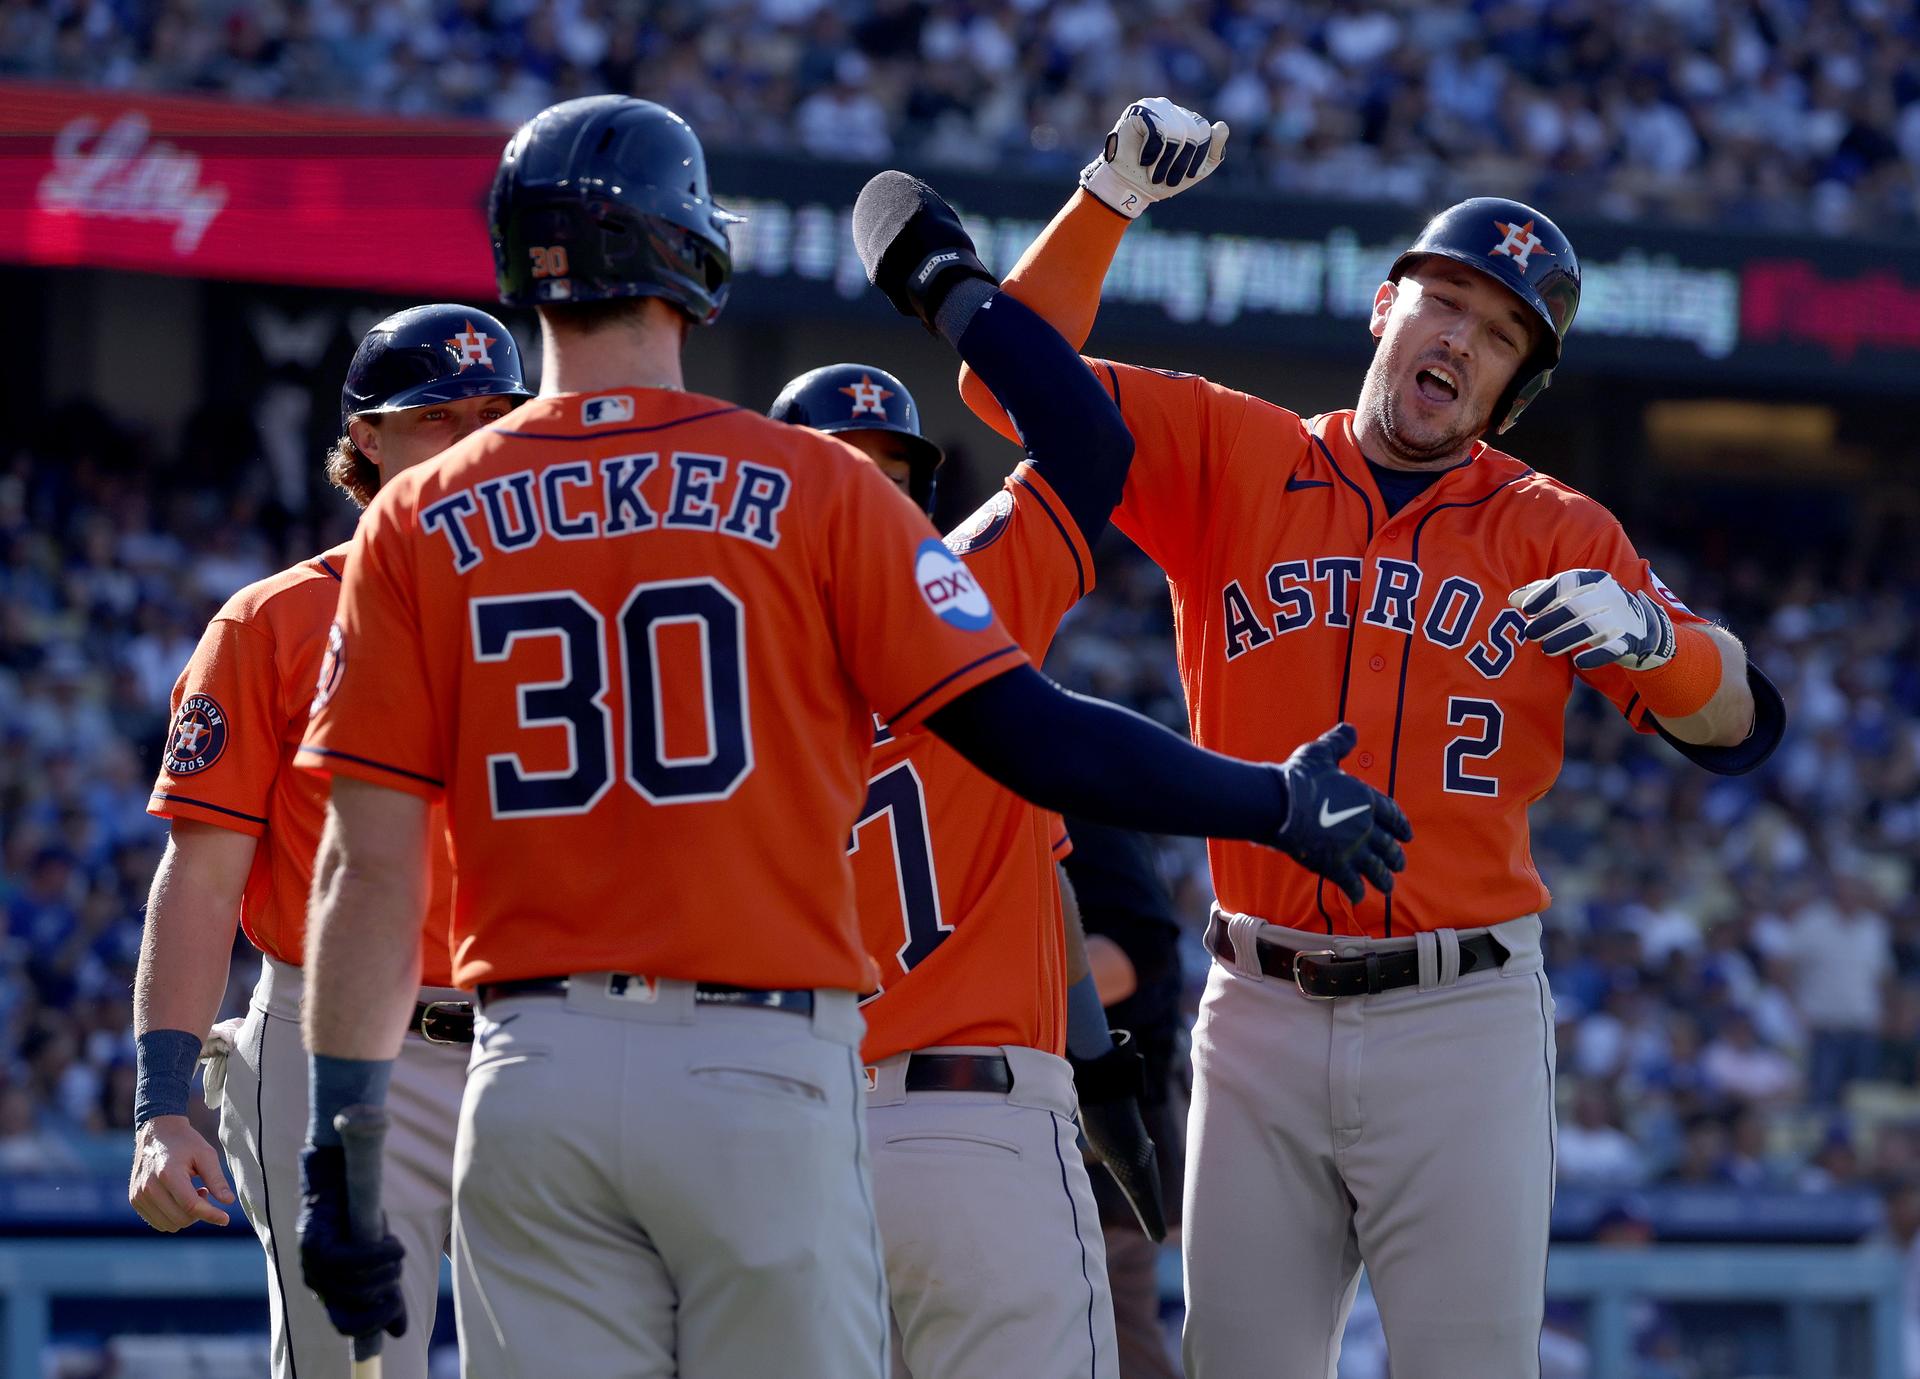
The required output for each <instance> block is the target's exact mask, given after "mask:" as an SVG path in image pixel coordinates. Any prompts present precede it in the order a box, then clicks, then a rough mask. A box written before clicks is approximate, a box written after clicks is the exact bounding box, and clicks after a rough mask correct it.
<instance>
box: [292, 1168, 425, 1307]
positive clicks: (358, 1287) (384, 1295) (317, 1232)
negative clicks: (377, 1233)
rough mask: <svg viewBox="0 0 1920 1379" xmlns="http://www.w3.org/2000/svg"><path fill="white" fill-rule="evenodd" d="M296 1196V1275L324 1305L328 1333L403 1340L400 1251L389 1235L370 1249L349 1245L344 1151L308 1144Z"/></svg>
mask: <svg viewBox="0 0 1920 1379" xmlns="http://www.w3.org/2000/svg"><path fill="white" fill-rule="evenodd" d="M300 1192H301V1197H300V1223H299V1231H300V1274H301V1277H303V1278H304V1279H305V1280H306V1282H307V1287H308V1288H310V1289H312V1290H313V1292H314V1293H315V1294H316V1295H318V1297H319V1299H320V1301H321V1302H322V1303H324V1304H325V1305H326V1309H327V1320H329V1321H331V1322H332V1323H333V1328H334V1330H336V1331H338V1332H339V1333H340V1334H341V1335H342V1336H371V1335H374V1334H375V1333H376V1332H380V1331H384V1332H386V1333H387V1334H388V1335H389V1336H404V1335H405V1334H406V1331H407V1303H406V1299H405V1297H403V1296H402V1294H401V1292H400V1261H401V1259H402V1258H403V1257H404V1256H405V1255H406V1250H405V1248H404V1247H403V1246H402V1245H401V1244H400V1242H399V1241H398V1240H397V1239H395V1238H394V1237H393V1236H392V1235H391V1234H388V1235H387V1236H385V1237H384V1238H383V1239H381V1240H378V1241H376V1242H374V1243H373V1244H370V1245H360V1244H356V1243H354V1239H353V1230H352V1227H351V1225H350V1224H349V1222H348V1217H347V1156H346V1151H345V1150H344V1149H342V1148H341V1147H340V1146H339V1145H337V1144H334V1145H325V1146H315V1145H308V1146H307V1148H306V1149H305V1150H304V1151H303V1152H302V1153H301V1155H300Z"/></svg>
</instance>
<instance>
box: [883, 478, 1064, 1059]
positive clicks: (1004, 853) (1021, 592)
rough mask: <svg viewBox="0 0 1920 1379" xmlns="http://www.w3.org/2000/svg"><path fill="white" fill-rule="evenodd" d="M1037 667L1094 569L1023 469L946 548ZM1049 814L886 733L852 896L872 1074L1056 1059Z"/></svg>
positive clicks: (1056, 940) (934, 752)
mask: <svg viewBox="0 0 1920 1379" xmlns="http://www.w3.org/2000/svg"><path fill="white" fill-rule="evenodd" d="M947 546H948V547H949V548H950V549H951V550H953V551H954V552H956V553H957V554H959V555H960V556H961V557H962V558H963V559H964V560H965V561H966V564H967V569H968V570H969V571H971V572H972V574H973V576H974V578H975V579H977V580H979V581H980V586H981V588H982V589H984V590H985V591H986V593H987V596H988V597H989V598H990V599H992V601H993V606H994V609H995V610H996V611H997V612H998V613H999V615H1000V617H1001V619H1002V621H1003V622H1004V623H1005V625H1006V628H1007V631H1008V632H1009V633H1011V634H1012V636H1013V638H1014V640H1015V641H1016V642H1018V643H1019V644H1020V647H1021V649H1022V650H1023V651H1025V652H1026V653H1027V655H1029V656H1030V657H1032V658H1033V659H1035V660H1039V659H1041V658H1042V657H1044V656H1045V654H1046V649H1047V644H1048V643H1049V642H1051V641H1052V640H1053V634H1054V631H1055V629H1056V628H1058V627H1059V625H1060V619H1061V617H1062V615H1064V614H1065V613H1066V611H1067V610H1068V609H1069V608H1071V607H1073V605H1074V604H1075V603H1076V602H1078V601H1079V599H1080V597H1081V595H1082V594H1084V593H1085V592H1086V591H1087V590H1088V589H1090V588H1092V587H1093V557H1092V555H1091V554H1090V553H1089V552H1088V550H1087V546H1086V540H1085V538H1084V537H1083V536H1082V535H1081V532H1080V528H1079V527H1078V526H1077V525H1076V524H1075V523H1074V521H1073V519H1072V517H1070V516H1069V515H1068V514H1067V510H1066V507H1065V505H1064V504H1063V503H1061V501H1060V499H1059V497H1058V496H1057V495H1056V494H1055V493H1054V491H1053V489H1052V487H1051V486H1050V485H1048V483H1047V481H1046V479H1045V478H1043V477H1042V476H1041V474H1040V473H1039V471H1037V470H1035V469H1034V468H1033V467H1032V466H1031V465H1025V464H1023V465H1021V466H1020V467H1019V468H1018V469H1016V470H1015V471H1014V472H1013V474H1012V476H1011V477H1009V478H1008V479H1007V481H1006V484H1005V486H1004V487H1002V488H1001V490H1000V492H998V493H996V494H995V495H994V496H993V497H991V498H989V499H988V500H987V501H986V503H984V504H983V505H982V506H981V507H980V509H979V511H977V512H975V513H974V514H973V516H972V517H970V518H969V519H967V520H966V521H965V522H963V523H961V524H960V525H959V526H958V527H956V528H954V530H953V531H952V532H951V533H950V534H949V535H948V537H947ZM1067 851H1068V842H1067V837H1066V830H1065V828H1064V827H1063V826H1062V824H1061V821H1060V816H1059V815H1057V814H1050V813H1047V812H1046V811H1044V810H1040V809H1036V808H1034V807H1033V806H1032V805H1030V804H1028V803H1027V802H1026V801H1025V800H1022V799H1021V798H1020V797H1019V796H1017V795H1014V794H1011V793H1009V792H1008V791H1006V790H1003V789H1001V788H1000V787H999V786H997V785H995V784H994V783H993V782H992V781H990V780H988V779H987V778H986V777H985V776H983V775H981V774H980V773H979V772H978V771H976V770H975V769H974V768H973V767H972V766H971V765H969V764H968V763H967V762H966V760H965V759H963V758H962V757H961V756H960V754H959V753H957V752H955V751H954V750H953V749H952V748H950V747H948V746H947V745H946V744H945V743H943V742H941V741H940V740H939V739H938V738H936V737H934V736H933V735H932V734H931V733H928V732H925V731H921V732H914V733H896V732H895V731H894V730H892V729H891V728H890V727H889V726H887V725H884V724H883V725H882V726H881V728H880V732H879V736H878V737H877V738H876V740H875V745H874V753H873V776H872V779H871V780H870V781H868V783H867V801H866V804H865V806H864V807H863V808H862V809H861V811H860V819H859V822H858V823H857V824H856V825H855V826H854V832H853V845H852V848H851V849H850V852H849V855H850V856H851V857H852V859H853V876H854V887H855V896H856V899H857V902H858V905H859V910H860V931H861V935H862V937H863V938H864V939H865V941H866V947H867V952H868V953H869V954H870V955H871V956H872V957H873V960H874V962H875V963H876V964H878V966H879V969H880V987H879V992H878V995H877V996H876V997H875V998H874V999H872V1000H870V1001H868V1002H867V1004H866V1008H865V1009H866V1016H867V1038H866V1044H865V1046H864V1051H863V1052H864V1056H865V1058H866V1060H867V1061H868V1062H869V1063H875V1062H878V1061H879V1060H880V1059H883V1058H888V1057H891V1056H892V1055H893V1054H896V1053H906V1052H910V1051H911V1050H914V1049H924V1048H929V1047H933V1046H936V1045H948V1044H979V1045H996V1044H1017V1045H1023V1046H1026V1047H1029V1048H1036V1049H1044V1050H1046V1051H1047V1052H1049V1053H1059V1052H1060V1050H1061V1048H1062V1045H1063V1042H1064V1040H1065V1037H1066V1010H1065V1004H1066V950H1065V943H1066V938H1065V930H1064V928H1063V916H1062V914H1061V909H1060V886H1059V883H1058V881H1057V880H1056V879H1055V877H1054V863H1055V862H1056V861H1057V860H1058V859H1059V858H1060V857H1063V856H1065V855H1066V853H1067Z"/></svg>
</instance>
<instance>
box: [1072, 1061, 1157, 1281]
mask: <svg viewBox="0 0 1920 1379" xmlns="http://www.w3.org/2000/svg"><path fill="white" fill-rule="evenodd" d="M1112 1034H1113V1047H1112V1048H1111V1049H1108V1050H1107V1051H1106V1052H1105V1053H1103V1054H1101V1055H1100V1056H1099V1057H1098V1058H1085V1059H1083V1058H1075V1057H1074V1056H1073V1055H1072V1053H1068V1055H1067V1062H1069V1063H1071V1064H1072V1065H1073V1085H1074V1091H1075V1092H1076V1094H1077V1095H1078V1096H1079V1099H1080V1133H1081V1134H1083V1135H1085V1136H1086V1137H1087V1147H1088V1148H1089V1149H1091V1150H1092V1151H1093V1154H1094V1157H1095V1158H1097V1159H1098V1160H1100V1162H1101V1163H1102V1164H1103V1165H1105V1166H1106V1170H1107V1172H1108V1173H1110V1174H1112V1175H1113V1181H1114V1184H1115V1185H1116V1186H1117V1187H1118V1188H1119V1189H1120V1195H1121V1196H1123V1197H1125V1198H1126V1199H1127V1205H1128V1206H1130V1207H1132V1208H1133V1214H1134V1217H1135V1219H1137V1220H1138V1221H1139V1222H1140V1229H1141V1230H1143V1231H1145V1232H1146V1233H1147V1238H1148V1239H1149V1240H1151V1241H1153V1242H1154V1243H1155V1244H1158V1243H1159V1242H1161V1241H1162V1240H1165V1239H1166V1238H1167V1206H1166V1201H1165V1199H1164V1197H1163V1196H1162V1194H1161V1190H1160V1154H1159V1150H1158V1149H1157V1148H1156V1147H1155V1145H1154V1143H1153V1136H1151V1135H1149V1134H1148V1133H1147V1123H1146V1121H1145V1120H1143V1119H1142V1118H1141V1115H1140V1098H1141V1096H1142V1095H1143V1094H1144V1093H1145V1091H1146V1063H1145V1062H1144V1061H1143V1060H1142V1059H1141V1057H1140V1055H1139V1054H1138V1053H1136V1052H1134V1049H1133V1036H1132V1035H1131V1034H1129V1033H1128V1032H1127V1031H1126V1030H1123V1029H1117V1030H1114V1031H1112Z"/></svg>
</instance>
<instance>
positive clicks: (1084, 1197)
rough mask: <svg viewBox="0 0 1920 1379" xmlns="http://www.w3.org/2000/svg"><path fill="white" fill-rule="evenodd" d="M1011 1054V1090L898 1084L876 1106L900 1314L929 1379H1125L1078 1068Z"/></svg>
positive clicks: (877, 1157) (915, 1362) (879, 1182)
mask: <svg viewBox="0 0 1920 1379" xmlns="http://www.w3.org/2000/svg"><path fill="white" fill-rule="evenodd" d="M969 1052H971V1053H973V1054H975V1055H977V1056H986V1057H1002V1058H1005V1059H1006V1060H1007V1062H1008V1064H1009V1065H1010V1067H1011V1070H1012V1073H1013V1091H1012V1092H1011V1093H1004V1094H1001V1093H989V1092H914V1093H905V1094H901V1093H899V1091H898V1088H899V1084H900V1078H901V1076H902V1075H903V1073H904V1070H905V1066H906V1065H905V1062H904V1060H897V1059H896V1060H889V1061H888V1062H887V1063H886V1064H883V1065H882V1066H881V1068H880V1069H879V1072H878V1077H879V1079H880V1083H879V1085H878V1086H877V1087H876V1090H875V1094H874V1098H873V1101H872V1103H871V1104H870V1105H869V1107H868V1112H867V1131H868V1138H869V1140H870V1142H871V1144H872V1147H873V1161H874V1191H875V1195H876V1199H877V1201H878V1203H879V1207H880V1233H881V1237H882V1239H883V1240H884V1241H885V1246H886V1252H887V1280H888V1285H889V1288H890V1291H891V1293H892V1298H893V1316H894V1320H895V1322H896V1323H897V1324H898V1326H899V1329H900V1335H901V1340H902V1343H903V1345H902V1348H903V1351H904V1354H905V1359H906V1363H907V1367H908V1369H909V1370H910V1371H911V1372H912V1374H913V1376H914V1379H999V1376H1002V1375H1009V1374H1019V1375H1021V1376H1023V1379H1092V1376H1096V1375H1097V1376H1100V1379H1110V1376H1112V1375H1113V1374H1114V1373H1115V1372H1116V1367H1117V1365H1118V1358H1117V1356H1118V1347H1117V1344H1116V1341H1115V1338H1114V1330H1113V1300H1112V1296H1111V1295H1110V1293H1109V1292H1108V1289H1107V1273H1106V1248H1105V1244H1104V1241H1103V1239H1102V1237H1101V1234H1100V1220H1099V1208H1098V1207H1097V1205H1096V1204H1095V1202H1094V1200H1093V1188H1092V1185H1091V1184H1090V1183H1089V1182H1088V1179H1087V1170H1086V1164H1085V1162H1084V1161H1083V1160H1082V1158H1081V1156H1080V1152H1079V1149H1078V1147H1077V1136H1078V1131H1077V1128H1076V1126H1075V1123H1074V1120H1073V1108H1074V1100H1073V1081H1072V1077H1073V1075H1072V1071H1071V1069H1069V1068H1068V1066H1067V1064H1066V1062H1065V1060H1063V1059H1059V1058H1055V1057H1053V1056H1052V1055H1051V1054H1046V1053H1042V1052H1040V1051H1039V1050H1036V1049H1026V1048H1007V1049H998V1050H977V1051H969Z"/></svg>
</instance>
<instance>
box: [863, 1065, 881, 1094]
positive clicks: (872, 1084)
mask: <svg viewBox="0 0 1920 1379" xmlns="http://www.w3.org/2000/svg"><path fill="white" fill-rule="evenodd" d="M863 1071H864V1072H865V1073H866V1077H867V1090H868V1091H869V1092H871V1091H873V1090H874V1089H875V1088H877V1087H879V1085H880V1070H879V1069H878V1068H871V1067H870V1068H866V1069H864V1070H863Z"/></svg>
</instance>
